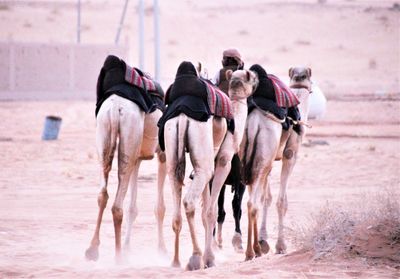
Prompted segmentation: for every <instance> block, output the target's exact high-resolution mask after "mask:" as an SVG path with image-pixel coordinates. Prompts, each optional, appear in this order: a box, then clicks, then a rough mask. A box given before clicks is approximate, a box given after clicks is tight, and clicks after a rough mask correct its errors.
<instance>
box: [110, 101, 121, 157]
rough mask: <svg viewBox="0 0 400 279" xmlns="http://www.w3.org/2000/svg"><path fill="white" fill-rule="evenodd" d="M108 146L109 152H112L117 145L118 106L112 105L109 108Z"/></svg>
mask: <svg viewBox="0 0 400 279" xmlns="http://www.w3.org/2000/svg"><path fill="white" fill-rule="evenodd" d="M109 117H110V146H111V150H112V151H111V152H112V153H113V154H114V152H115V148H116V147H117V139H118V134H119V118H120V115H119V108H118V107H117V106H115V105H114V106H113V107H112V108H111V110H110V115H109Z"/></svg>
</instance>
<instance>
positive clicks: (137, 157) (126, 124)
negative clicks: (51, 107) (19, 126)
mask: <svg viewBox="0 0 400 279" xmlns="http://www.w3.org/2000/svg"><path fill="white" fill-rule="evenodd" d="M112 59H114V61H117V62H116V63H119V62H118V58H111V60H112ZM98 86H99V85H98ZM100 91H102V90H100ZM98 94H99V92H98ZM100 94H103V92H100ZM98 97H99V96H98ZM161 115H162V112H161V111H160V110H158V109H156V110H155V111H154V112H152V113H148V114H146V113H145V112H144V111H143V110H142V109H141V108H140V107H139V106H138V105H137V104H136V103H135V102H132V101H131V100H128V99H126V98H123V97H121V96H118V95H116V94H111V95H110V96H109V97H108V98H107V99H106V100H105V101H104V102H103V103H102V105H101V107H100V110H99V111H98V113H97V118H96V147H97V153H98V158H99V163H100V169H101V173H100V191H99V195H98V198H97V202H98V206H99V211H98V216H97V223H96V229H95V232H94V235H93V238H92V240H91V243H90V246H89V248H88V249H87V250H86V258H87V259H89V260H97V259H98V256H99V255H98V254H99V252H98V248H99V245H100V237H99V234H100V225H101V221H102V217H103V212H104V209H105V208H106V205H107V201H108V191H107V186H108V176H109V172H110V171H111V166H112V161H113V158H114V153H115V149H116V148H117V141H118V189H117V193H116V197H115V201H114V204H113V206H112V209H111V211H112V214H113V221H114V230H115V254H116V258H117V261H120V260H121V259H122V254H121V224H122V219H123V215H124V214H123V201H124V198H125V195H126V192H127V190H128V188H129V187H130V188H131V200H130V206H129V211H128V226H127V233H126V239H125V245H126V246H129V241H130V235H131V229H132V224H133V222H134V220H135V218H136V216H137V205H136V198H137V179H138V171H139V166H140V163H141V161H142V160H149V159H152V158H153V157H154V154H155V153H156V148H157V146H158V127H157V122H158V120H159V118H160V117H161ZM158 159H159V177H158V189H159V200H161V201H162V202H159V206H158V208H156V216H157V220H161V221H162V219H163V218H164V213H165V206H164V203H163V201H164V198H163V196H162V195H163V192H162V189H163V183H164V179H165V176H166V171H165V170H166V164H165V157H163V154H159V156H158ZM160 189H161V191H160ZM159 249H160V250H162V251H165V244H164V237H163V231H162V225H161V226H159Z"/></svg>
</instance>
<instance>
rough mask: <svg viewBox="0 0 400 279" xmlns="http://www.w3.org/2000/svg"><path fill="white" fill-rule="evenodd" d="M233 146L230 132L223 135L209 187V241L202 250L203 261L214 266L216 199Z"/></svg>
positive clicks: (223, 180)
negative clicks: (213, 238)
mask: <svg viewBox="0 0 400 279" xmlns="http://www.w3.org/2000/svg"><path fill="white" fill-rule="evenodd" d="M232 146H233V139H232V137H231V134H230V133H228V134H227V135H226V137H225V140H224V142H223V144H222V146H221V149H220V151H219V153H218V155H217V159H216V167H215V174H214V178H213V181H212V187H211V198H210V204H209V209H208V213H207V219H208V224H207V229H206V233H207V234H208V238H206V239H208V240H209V241H207V242H206V245H205V252H204V262H205V264H206V265H207V266H214V265H215V264H214V260H215V257H214V252H213V251H212V241H211V240H212V233H213V229H214V227H215V223H216V221H217V199H218V195H219V193H220V192H221V188H222V185H223V184H224V182H225V181H226V178H227V177H228V174H229V172H230V170H231V161H232V157H233V155H234V150H233V148H232Z"/></svg>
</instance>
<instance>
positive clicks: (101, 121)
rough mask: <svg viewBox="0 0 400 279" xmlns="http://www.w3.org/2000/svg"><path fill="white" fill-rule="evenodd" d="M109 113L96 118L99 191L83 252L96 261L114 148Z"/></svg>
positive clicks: (87, 257)
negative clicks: (92, 225) (93, 225)
mask: <svg viewBox="0 0 400 279" xmlns="http://www.w3.org/2000/svg"><path fill="white" fill-rule="evenodd" d="M110 118H111V117H110V111H108V112H107V113H99V115H98V117H97V128H96V146H97V153H98V157H99V162H100V167H101V174H100V191H99V194H98V197H97V204H98V207H99V211H98V215H97V222H96V229H95V232H94V235H93V237H92V240H91V242H90V246H89V248H88V249H87V250H86V252H85V256H86V259H88V260H92V261H96V260H97V259H98V258H99V245H100V226H101V221H102V218H103V213H104V209H105V208H106V206H107V201H108V193H107V185H108V175H109V173H110V171H111V167H112V161H113V158H114V153H115V148H116V137H117V135H116V133H113V132H114V130H115V129H111V126H112V125H111V124H110Z"/></svg>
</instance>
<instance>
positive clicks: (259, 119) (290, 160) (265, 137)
mask: <svg viewBox="0 0 400 279" xmlns="http://www.w3.org/2000/svg"><path fill="white" fill-rule="evenodd" d="M250 69H251V68H250ZM289 76H290V87H291V88H292V91H294V93H295V94H296V95H297V96H298V98H299V99H300V101H301V102H300V104H299V106H298V109H299V111H300V115H301V121H298V122H296V121H294V124H295V125H296V124H297V125H301V129H300V131H299V132H296V131H294V129H293V126H291V127H290V128H289V130H287V131H283V130H282V124H281V121H280V120H279V119H278V118H277V117H275V116H273V115H272V114H269V113H266V112H264V111H262V110H260V109H254V110H253V111H252V112H251V113H250V114H249V116H248V118H247V123H246V131H245V136H244V140H243V142H242V146H241V154H242V156H244V164H245V169H247V170H248V177H247V184H248V190H249V200H248V202H247V208H248V240H247V249H246V260H251V259H253V258H254V256H257V257H259V256H261V254H262V253H268V251H269V249H270V247H269V244H268V242H267V229H266V220H267V212H268V208H269V206H270V205H271V202H272V196H271V190H270V184H269V178H270V172H271V170H272V165H273V162H274V161H275V160H282V169H281V178H280V190H279V196H278V199H277V203H276V206H277V210H278V217H279V225H278V239H277V242H276V246H275V248H276V253H278V254H283V253H286V244H285V238H284V232H283V227H284V217H285V214H286V211H287V208H288V201H287V193H286V190H287V187H288V180H289V177H290V175H291V173H292V171H293V168H294V166H295V164H296V158H297V154H298V152H299V148H300V145H301V142H302V138H303V136H304V134H305V129H304V126H307V123H306V121H307V114H308V98H309V94H310V91H311V83H310V77H311V70H310V69H308V68H300V67H297V68H291V69H290V70H289ZM246 164H247V166H246ZM260 201H261V202H262V205H263V208H262V209H263V212H262V223H261V227H260V231H258V229H257V228H258V224H257V216H258V212H259V202H260ZM253 234H254V235H253ZM253 236H254V238H253ZM253 239H254V244H253Z"/></svg>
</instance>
